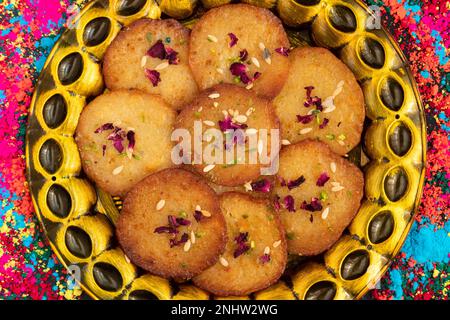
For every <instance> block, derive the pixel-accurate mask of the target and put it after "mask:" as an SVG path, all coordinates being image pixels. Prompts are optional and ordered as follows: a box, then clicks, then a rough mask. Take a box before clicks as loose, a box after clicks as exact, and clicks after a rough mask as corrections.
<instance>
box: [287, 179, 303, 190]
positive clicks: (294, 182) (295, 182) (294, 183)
mask: <svg viewBox="0 0 450 320" xmlns="http://www.w3.org/2000/svg"><path fill="white" fill-rule="evenodd" d="M303 182H305V177H304V176H300V177H298V178H297V179H295V180H290V181H289V182H288V183H287V187H288V189H289V190H292V189H294V188H297V187H298V186H300V185H301V184H302V183H303Z"/></svg>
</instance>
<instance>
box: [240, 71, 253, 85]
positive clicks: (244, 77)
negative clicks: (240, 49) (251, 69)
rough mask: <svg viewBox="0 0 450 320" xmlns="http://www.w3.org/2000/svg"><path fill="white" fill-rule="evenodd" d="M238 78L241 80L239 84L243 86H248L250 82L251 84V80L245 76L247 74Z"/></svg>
mask: <svg viewBox="0 0 450 320" xmlns="http://www.w3.org/2000/svg"><path fill="white" fill-rule="evenodd" d="M240 78H241V82H242V83H243V84H249V83H250V82H252V79H250V77H249V76H248V75H247V73H243V74H241V75H240Z"/></svg>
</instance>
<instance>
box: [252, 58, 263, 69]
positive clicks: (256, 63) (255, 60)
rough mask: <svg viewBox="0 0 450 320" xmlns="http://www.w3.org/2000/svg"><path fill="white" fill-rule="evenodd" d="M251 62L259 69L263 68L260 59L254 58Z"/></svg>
mask: <svg viewBox="0 0 450 320" xmlns="http://www.w3.org/2000/svg"><path fill="white" fill-rule="evenodd" d="M250 60H251V61H252V63H253V64H254V65H255V66H256V67H257V68H259V67H261V65H260V64H259V61H258V59H256V58H255V57H252V58H251V59H250Z"/></svg>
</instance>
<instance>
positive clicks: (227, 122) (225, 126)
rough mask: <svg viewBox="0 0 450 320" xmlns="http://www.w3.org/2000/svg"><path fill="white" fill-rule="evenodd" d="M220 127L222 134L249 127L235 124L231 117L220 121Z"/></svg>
mask: <svg viewBox="0 0 450 320" xmlns="http://www.w3.org/2000/svg"><path fill="white" fill-rule="evenodd" d="M219 127H220V130H221V131H222V132H225V131H227V130H230V129H233V130H234V129H245V128H247V125H246V124H245V123H234V122H233V120H232V119H231V117H230V116H225V119H224V120H223V121H222V120H219Z"/></svg>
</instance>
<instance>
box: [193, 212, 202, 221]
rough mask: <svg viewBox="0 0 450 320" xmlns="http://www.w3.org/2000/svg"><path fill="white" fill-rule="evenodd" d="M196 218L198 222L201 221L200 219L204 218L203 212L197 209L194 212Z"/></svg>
mask: <svg viewBox="0 0 450 320" xmlns="http://www.w3.org/2000/svg"><path fill="white" fill-rule="evenodd" d="M194 218H195V220H196V221H197V222H199V221H200V220H202V218H203V214H202V212H201V211H198V210H195V212H194Z"/></svg>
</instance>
